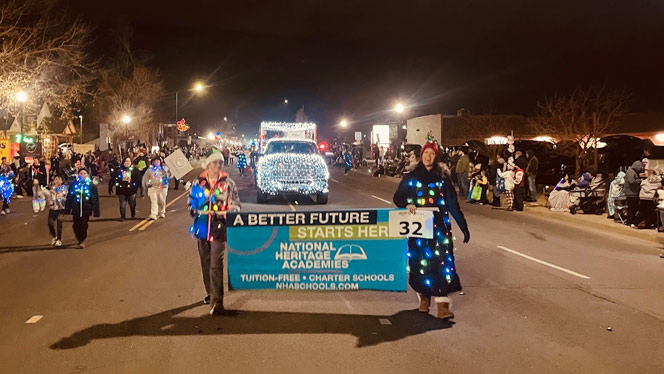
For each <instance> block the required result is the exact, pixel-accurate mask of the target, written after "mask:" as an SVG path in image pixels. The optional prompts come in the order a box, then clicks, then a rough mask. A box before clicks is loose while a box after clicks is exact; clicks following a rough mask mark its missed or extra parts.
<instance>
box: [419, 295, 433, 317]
mask: <svg viewBox="0 0 664 374" xmlns="http://www.w3.org/2000/svg"><path fill="white" fill-rule="evenodd" d="M417 296H418V297H419V298H420V307H419V308H417V310H419V311H420V312H422V313H429V306H430V305H431V298H430V297H426V296H422V295H417Z"/></svg>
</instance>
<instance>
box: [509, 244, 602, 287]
mask: <svg viewBox="0 0 664 374" xmlns="http://www.w3.org/2000/svg"><path fill="white" fill-rule="evenodd" d="M498 248H500V249H502V250H503V251H506V252H509V253H512V254H515V255H517V256H521V257H523V258H527V259H528V260H531V261H535V262H537V263H538V264H542V265H545V266H548V267H550V268H553V269H556V270H560V271H562V272H565V273H567V274H570V275H573V276H575V277H579V278H583V279H590V277H589V276H587V275H583V274H579V273H577V272H575V271H572V270H569V269H565V268H564V267H560V266H558V265H554V264H551V263H548V262H546V261H542V260H540V259H537V258H535V257H531V256H528V255H526V254H523V253H521V252H517V251H515V250H513V249H509V248H507V247H503V246H502V245H499V246H498Z"/></svg>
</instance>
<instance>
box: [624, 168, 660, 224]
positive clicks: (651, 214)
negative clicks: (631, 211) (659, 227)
mask: <svg viewBox="0 0 664 374" xmlns="http://www.w3.org/2000/svg"><path fill="white" fill-rule="evenodd" d="M661 187H662V179H661V178H660V177H659V175H657V173H656V172H655V171H654V170H652V169H649V170H646V178H645V179H644V180H642V181H641V190H640V191H639V213H638V215H637V216H636V220H635V221H634V222H633V223H632V224H631V227H632V228H635V229H637V228H638V226H639V223H641V221H645V226H644V228H646V229H652V228H654V227H655V222H656V220H657V212H656V211H655V206H656V203H655V195H656V193H657V190H658V189H660V188H661Z"/></svg>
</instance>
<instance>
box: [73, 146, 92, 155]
mask: <svg viewBox="0 0 664 374" xmlns="http://www.w3.org/2000/svg"><path fill="white" fill-rule="evenodd" d="M94 151H95V145H94V144H79V143H74V153H78V154H82V155H84V154H87V153H88V152H92V153H94Z"/></svg>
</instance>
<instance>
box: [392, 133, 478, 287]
mask: <svg viewBox="0 0 664 374" xmlns="http://www.w3.org/2000/svg"><path fill="white" fill-rule="evenodd" d="M430 144H434V143H433V142H431V141H430ZM425 147H427V145H425ZM428 147H431V148H432V149H434V150H436V151H437V149H438V147H437V145H435V146H432V145H428ZM424 149H425V148H423V150H424ZM394 203H395V204H396V205H397V206H398V207H402V208H405V207H406V206H407V205H408V204H413V205H415V206H416V207H417V208H425V207H426V208H432V207H435V208H438V210H437V211H434V237H433V239H421V238H409V239H408V252H407V256H408V271H409V272H410V276H409V284H410V286H411V287H412V288H413V289H414V290H415V291H416V292H418V293H419V294H421V295H424V296H447V295H448V293H452V292H456V291H460V290H461V282H460V280H459V275H458V273H457V270H456V265H455V262H454V243H453V238H452V226H451V223H450V217H449V215H450V214H452V215H453V216H454V218H455V220H456V222H457V224H458V225H459V226H460V228H461V229H462V231H464V233H465V232H467V230H468V227H467V224H466V220H465V218H464V216H463V213H462V212H461V209H460V208H459V205H458V201H457V196H456V191H455V190H454V186H453V185H452V182H451V180H450V178H449V177H447V176H445V175H442V176H438V175H434V174H432V173H430V172H429V171H428V170H427V169H426V168H425V167H424V165H423V164H422V163H421V162H420V163H419V164H418V165H417V167H416V168H415V169H414V170H413V171H412V172H411V173H409V174H406V175H404V178H403V180H402V181H401V183H400V185H399V188H398V189H397V192H396V193H395V194H394Z"/></svg>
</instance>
